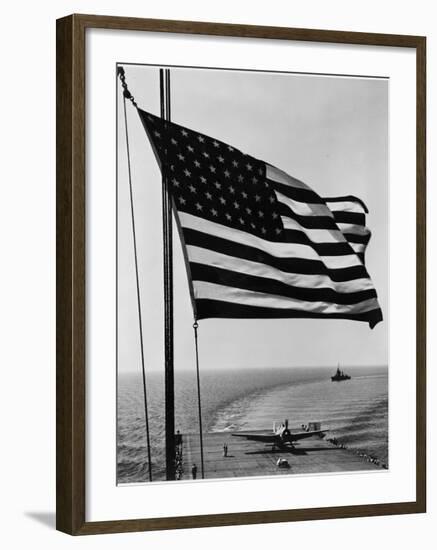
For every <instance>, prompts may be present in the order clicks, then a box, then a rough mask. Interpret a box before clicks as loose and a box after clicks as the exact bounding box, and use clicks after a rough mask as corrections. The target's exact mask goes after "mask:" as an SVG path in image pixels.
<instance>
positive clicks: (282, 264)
mask: <svg viewBox="0 0 437 550" xmlns="http://www.w3.org/2000/svg"><path fill="white" fill-rule="evenodd" d="M183 233H184V240H185V243H186V244H187V245H193V246H198V247H200V248H205V249H209V250H215V251H217V252H220V253H222V254H228V255H231V256H234V257H236V258H241V259H245V260H249V261H254V262H260V263H265V264H267V265H269V266H271V267H275V268H277V269H279V270H281V271H285V272H288V273H299V274H302V275H304V274H308V275H326V276H328V277H330V278H331V280H332V281H334V282H344V281H349V280H353V279H364V278H368V274H367V271H366V269H365V267H364V266H363V265H362V264H361V262H359V261H357V264H358V265H355V266H353V267H346V268H339V269H328V268H327V267H326V265H325V264H324V263H323V262H322V261H320V260H306V259H303V258H289V257H285V258H280V257H276V256H273V255H272V254H270V253H269V252H266V251H263V250H260V249H258V248H254V247H252V246H248V245H244V244H240V243H238V242H235V241H231V240H227V239H223V238H221V237H215V236H213V235H209V234H208V233H203V232H201V231H195V230H192V229H189V228H184V229H183Z"/></svg>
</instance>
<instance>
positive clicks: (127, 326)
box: [117, 65, 389, 372]
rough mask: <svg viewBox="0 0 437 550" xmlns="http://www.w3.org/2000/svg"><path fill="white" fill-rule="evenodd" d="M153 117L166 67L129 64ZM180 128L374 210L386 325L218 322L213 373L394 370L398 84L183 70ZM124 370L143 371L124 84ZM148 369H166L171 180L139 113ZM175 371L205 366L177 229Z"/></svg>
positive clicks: (208, 345)
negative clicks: (391, 183) (392, 248)
mask: <svg viewBox="0 0 437 550" xmlns="http://www.w3.org/2000/svg"><path fill="white" fill-rule="evenodd" d="M125 70H126V80H127V82H128V85H129V88H130V90H131V92H132V94H133V95H134V96H135V99H136V101H137V103H138V105H139V107H141V108H142V109H144V110H146V111H150V112H152V113H153V114H155V115H159V112H160V107H159V69H158V68H156V67H147V66H133V65H130V66H128V65H126V66H125ZM171 88H172V90H171V92H172V93H171V101H172V120H173V121H174V122H176V123H178V124H182V125H184V126H187V127H189V128H192V129H194V130H198V131H200V132H202V133H205V134H207V135H210V136H212V137H215V138H218V139H220V140H222V141H224V142H226V143H229V144H231V145H233V146H235V147H237V148H238V149H240V150H242V151H243V152H245V153H248V154H250V155H252V156H254V157H257V158H259V159H261V160H264V161H266V162H269V163H270V164H273V165H275V166H277V167H278V168H281V169H282V170H285V171H286V172H288V173H289V174H290V175H292V176H294V177H296V178H298V179H300V180H303V181H304V182H305V183H307V184H308V185H309V186H310V187H312V188H313V189H314V190H315V191H316V192H317V193H318V194H319V195H321V196H335V195H348V194H352V195H356V196H358V197H360V198H361V199H362V200H364V202H365V203H366V204H367V206H368V208H369V214H368V216H367V225H368V227H369V228H370V229H371V231H372V234H373V236H372V239H371V240H370V244H369V246H368V249H367V254H366V265H367V268H368V271H369V274H370V276H371V278H372V280H373V282H374V285H375V288H376V290H377V292H378V297H379V302H380V305H381V308H382V312H383V315H384V321H383V322H382V323H379V324H378V325H377V326H376V327H375V328H374V329H373V330H370V328H369V326H368V325H367V324H366V323H360V322H356V321H348V320H344V321H343V320H313V319H288V320H287V319H278V320H274V319H272V320H232V319H206V320H202V321H200V322H199V324H200V327H199V346H200V363H201V369H211V368H219V367H220V368H229V367H269V366H275V367H287V366H304V365H309V366H311V365H317V366H319V365H322V366H323V365H326V366H332V365H336V364H337V363H338V362H340V363H341V364H342V365H385V364H387V363H388V340H387V339H388V322H389V316H388V313H389V312H388V81H387V80H384V79H369V78H368V79H363V78H352V77H327V76H316V75H293V74H278V73H273V74H272V73H253V72H245V71H223V70H205V69H185V68H174V69H172V70H171ZM118 99H119V107H120V108H119V116H118V119H117V124H118V137H119V139H118V222H119V224H118V250H119V255H118V283H119V284H118V292H119V301H118V313H119V317H118V321H119V338H118V343H119V370H120V372H127V371H138V372H139V371H140V368H141V366H140V354H139V352H140V347H139V332H138V317H137V309H136V287H135V272H134V263H133V247H132V235H131V226H130V223H131V219H130V203H129V188H128V179H127V165H126V144H125V139H124V120H123V111H122V96H121V93H120V87H118ZM128 130H129V140H130V148H131V168H132V182H133V187H134V195H135V214H136V225H137V246H138V254H139V257H138V261H139V269H140V282H141V297H142V312H143V324H144V344H145V356H146V368H148V369H153V370H155V369H163V365H164V360H163V357H164V352H163V290H162V288H163V282H162V222H161V175H160V172H159V169H158V165H157V163H156V160H155V158H154V156H153V153H152V150H151V147H150V144H149V142H148V139H147V136H146V134H145V132H144V129H143V127H142V125H141V123H140V120H139V117H138V115H137V113H136V111H135V109H134V108H133V107H132V106H131V105H130V104H129V105H128ZM174 283H175V284H174V287H175V302H174V314H175V317H174V319H175V368H176V369H193V368H194V346H193V329H192V323H193V313H192V308H191V302H190V296H189V291H188V284H187V276H186V271H185V265H184V261H183V257H182V253H181V248H180V242H179V238H178V234H177V232H176V231H175V232H174Z"/></svg>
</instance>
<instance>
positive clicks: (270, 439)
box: [232, 433, 277, 443]
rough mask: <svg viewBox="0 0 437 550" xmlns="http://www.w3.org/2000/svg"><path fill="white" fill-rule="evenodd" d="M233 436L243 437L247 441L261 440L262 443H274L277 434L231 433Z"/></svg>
mask: <svg viewBox="0 0 437 550" xmlns="http://www.w3.org/2000/svg"><path fill="white" fill-rule="evenodd" d="M232 435H233V436H234V437H245V438H246V439H247V440H248V441H261V442H263V443H274V442H275V441H276V440H277V436H276V435H275V434H271V435H268V434H264V435H262V434H245V433H241V434H236V433H234V434H232Z"/></svg>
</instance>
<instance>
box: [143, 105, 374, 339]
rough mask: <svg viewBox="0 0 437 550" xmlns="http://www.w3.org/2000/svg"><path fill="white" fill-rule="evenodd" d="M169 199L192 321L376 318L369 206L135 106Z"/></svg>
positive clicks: (367, 319)
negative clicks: (325, 192)
mask: <svg viewBox="0 0 437 550" xmlns="http://www.w3.org/2000/svg"><path fill="white" fill-rule="evenodd" d="M138 113H139V115H140V118H141V121H142V123H143V125H144V128H145V130H146V132H147V135H148V136H149V139H150V142H151V144H152V148H153V150H154V152H155V155H156V158H157V161H158V163H159V165H160V168H161V171H162V173H163V175H164V177H166V178H167V181H168V185H169V190H170V193H171V195H172V199H173V205H174V210H175V214H176V220H177V223H178V226H179V228H180V229H181V231H180V234H181V238H182V241H183V242H182V244H183V247H184V252H185V256H186V258H187V268H188V278H189V282H190V285H191V291H192V296H193V307H194V309H195V317H196V319H205V318H210V317H228V318H280V317H282V318H289V317H297V318H323V319H325V318H326V319H333V318H334V319H353V320H357V321H365V322H368V323H369V325H370V327H371V328H373V327H374V326H375V325H376V324H377V323H378V322H379V321H381V320H382V313H381V309H380V307H379V304H378V300H377V295H376V291H375V289H374V287H373V284H372V281H371V279H370V277H369V274H368V273H367V270H366V268H365V265H364V253H365V249H366V246H367V244H368V242H369V239H370V231H369V229H368V228H367V227H366V225H365V214H366V213H367V208H366V206H365V205H364V203H363V202H362V201H361V200H359V199H358V198H356V197H353V196H344V197H331V198H324V199H323V198H321V197H320V196H319V195H318V194H317V193H316V192H314V191H313V190H312V189H311V188H310V187H309V186H308V185H306V184H304V183H302V182H301V181H299V180H297V179H295V178H293V177H291V176H289V175H288V174H286V173H285V172H283V171H282V170H280V169H278V168H276V167H274V166H271V165H270V164H267V163H266V162H263V161H261V160H258V159H256V158H254V157H252V156H250V155H247V154H245V153H242V152H241V151H239V150H238V149H236V148H235V147H232V146H231V145H228V144H226V143H224V142H222V141H220V140H218V139H214V138H212V137H208V136H206V135H205V134H201V133H199V132H196V131H193V130H190V129H189V128H186V127H184V126H180V125H178V124H174V123H172V122H169V121H166V120H164V119H162V118H159V117H156V116H154V115H152V114H151V113H148V112H146V111H143V110H141V109H138Z"/></svg>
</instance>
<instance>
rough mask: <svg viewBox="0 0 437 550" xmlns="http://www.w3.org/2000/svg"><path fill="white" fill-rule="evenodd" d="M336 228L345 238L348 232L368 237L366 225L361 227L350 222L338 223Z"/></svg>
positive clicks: (368, 231)
mask: <svg viewBox="0 0 437 550" xmlns="http://www.w3.org/2000/svg"><path fill="white" fill-rule="evenodd" d="M338 228H339V229H340V231H341V232H342V233H343V235H345V238H346V235H348V234H353V235H359V236H361V237H365V236H366V235H369V237H370V230H369V229H368V228H367V227H363V226H361V225H355V224H351V223H339V224H338Z"/></svg>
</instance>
